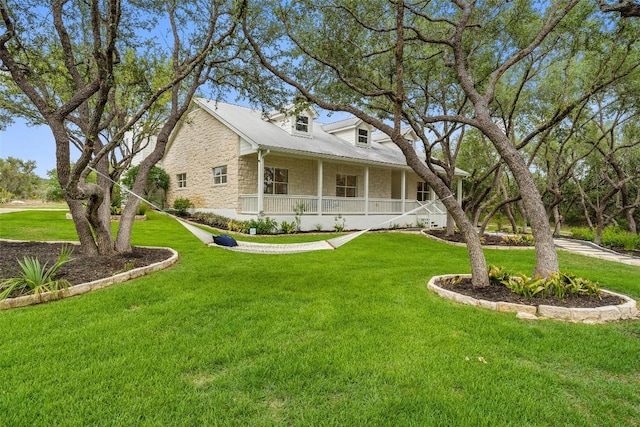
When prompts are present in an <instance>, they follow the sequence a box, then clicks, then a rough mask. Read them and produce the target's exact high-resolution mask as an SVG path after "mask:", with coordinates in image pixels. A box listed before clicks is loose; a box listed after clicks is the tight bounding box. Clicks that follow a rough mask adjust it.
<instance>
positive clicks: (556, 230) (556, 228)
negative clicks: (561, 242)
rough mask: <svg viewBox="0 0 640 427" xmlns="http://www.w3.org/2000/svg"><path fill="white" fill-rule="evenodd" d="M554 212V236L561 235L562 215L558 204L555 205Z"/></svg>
mask: <svg viewBox="0 0 640 427" xmlns="http://www.w3.org/2000/svg"><path fill="white" fill-rule="evenodd" d="M552 212H553V224H554V227H553V237H560V230H561V228H562V215H560V209H558V205H555V206H554V207H553V209H552Z"/></svg>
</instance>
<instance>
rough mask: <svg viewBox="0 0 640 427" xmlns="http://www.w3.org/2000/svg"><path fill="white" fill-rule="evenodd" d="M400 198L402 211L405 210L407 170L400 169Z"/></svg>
mask: <svg viewBox="0 0 640 427" xmlns="http://www.w3.org/2000/svg"><path fill="white" fill-rule="evenodd" d="M400 198H401V199H402V213H405V212H406V211H407V207H406V204H407V171H406V170H403V171H402V184H400Z"/></svg>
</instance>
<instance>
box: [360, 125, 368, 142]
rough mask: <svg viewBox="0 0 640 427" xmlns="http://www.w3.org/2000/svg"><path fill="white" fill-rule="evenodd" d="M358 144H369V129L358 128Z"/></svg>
mask: <svg viewBox="0 0 640 427" xmlns="http://www.w3.org/2000/svg"><path fill="white" fill-rule="evenodd" d="M358 145H369V131H368V130H366V129H358Z"/></svg>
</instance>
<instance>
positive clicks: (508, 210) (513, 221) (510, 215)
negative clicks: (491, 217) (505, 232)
mask: <svg viewBox="0 0 640 427" xmlns="http://www.w3.org/2000/svg"><path fill="white" fill-rule="evenodd" d="M504 214H505V215H506V216H507V219H508V220H509V223H510V224H511V231H513V233H514V234H518V224H517V223H516V219H515V218H514V216H513V212H511V207H510V206H509V205H506V206H505V207H504Z"/></svg>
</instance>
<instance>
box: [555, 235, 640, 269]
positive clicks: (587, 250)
mask: <svg viewBox="0 0 640 427" xmlns="http://www.w3.org/2000/svg"><path fill="white" fill-rule="evenodd" d="M553 241H554V243H555V244H556V247H557V248H558V249H562V250H565V251H568V252H573V253H576V254H580V255H584V256H588V257H592V258H598V259H603V260H606V261H614V262H620V263H622V264H627V265H635V266H639V267H640V258H637V257H632V256H629V255H624V254H619V253H617V252H614V251H612V250H609V249H606V248H602V247H600V246H598V245H596V244H594V243H591V242H587V241H584V240H574V239H562V238H560V239H553Z"/></svg>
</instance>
